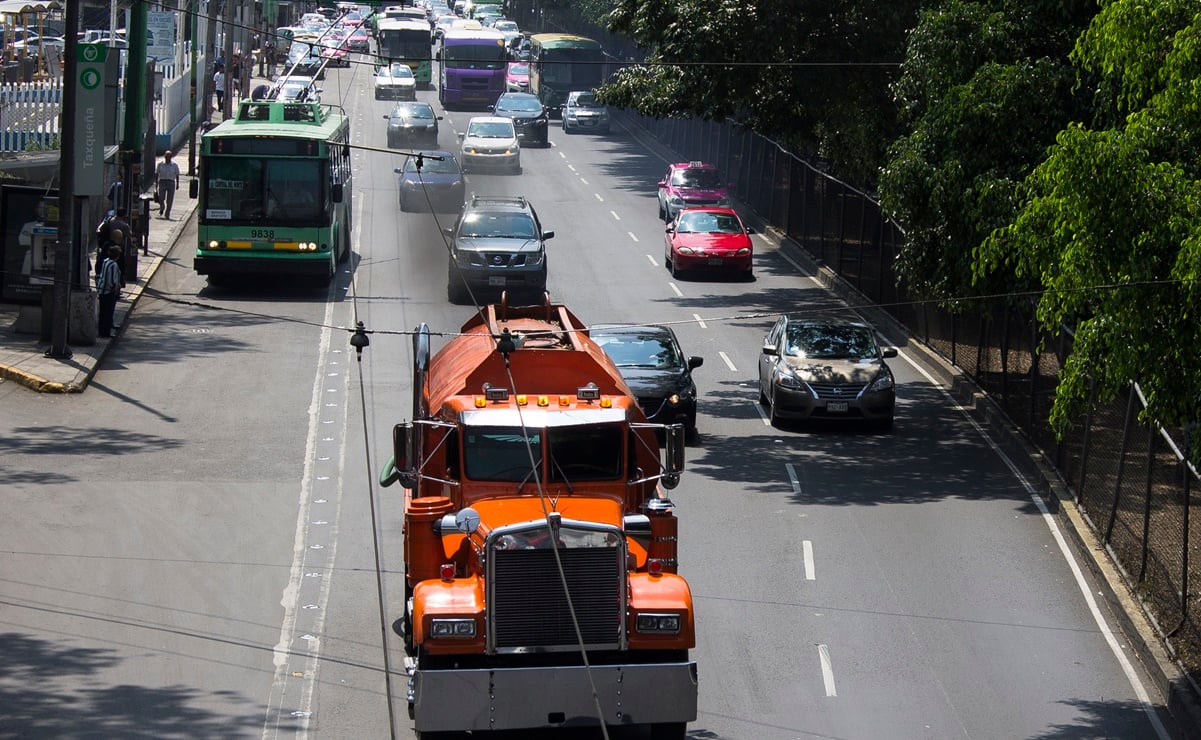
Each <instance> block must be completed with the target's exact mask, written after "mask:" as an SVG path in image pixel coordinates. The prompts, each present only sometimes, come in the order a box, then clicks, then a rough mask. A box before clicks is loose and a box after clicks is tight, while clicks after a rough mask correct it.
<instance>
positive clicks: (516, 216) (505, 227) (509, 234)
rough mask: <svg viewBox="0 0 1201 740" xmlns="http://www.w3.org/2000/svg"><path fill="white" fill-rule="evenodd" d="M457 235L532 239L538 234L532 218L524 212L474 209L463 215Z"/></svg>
mask: <svg viewBox="0 0 1201 740" xmlns="http://www.w3.org/2000/svg"><path fill="white" fill-rule="evenodd" d="M459 236H466V237H481V238H486V239H488V238H490V239H533V238H535V237H537V236H538V230H537V229H536V228H535V226H534V219H532V218H530V216H529V215H528V214H525V213H489V212H487V211H484V212H480V211H475V212H473V213H469V214H467V215H466V216H464V217H463V221H462V223H460V224H459Z"/></svg>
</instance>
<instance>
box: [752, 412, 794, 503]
mask: <svg viewBox="0 0 1201 740" xmlns="http://www.w3.org/2000/svg"><path fill="white" fill-rule="evenodd" d="M755 408H757V409H759V415H760V416H763V418H764V419H766V418H767V416H766V415H764V414H763V407H762V406H760V405H759V404H755ZM784 469H785V470H787V471H788V482H789V483H791V484H792V492H793V493H795V494H796V495H798V496H800V495H801V479H800V478H798V477H797V474H796V468H795V467H793V465H792V463H784Z"/></svg>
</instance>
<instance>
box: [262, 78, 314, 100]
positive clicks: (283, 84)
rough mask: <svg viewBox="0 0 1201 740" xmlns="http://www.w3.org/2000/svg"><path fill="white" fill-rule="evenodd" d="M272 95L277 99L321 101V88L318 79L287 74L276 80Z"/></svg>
mask: <svg viewBox="0 0 1201 740" xmlns="http://www.w3.org/2000/svg"><path fill="white" fill-rule="evenodd" d="M272 97H274V98H275V99H276V100H295V101H304V100H315V101H318V102H320V101H321V88H319V87H317V81H316V80H315V79H313V78H312V77H306V76H304V75H285V76H283V77H280V78H279V79H278V80H276V82H275V88H274V89H273V90H272Z"/></svg>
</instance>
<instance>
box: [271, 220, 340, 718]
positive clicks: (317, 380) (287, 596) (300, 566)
mask: <svg viewBox="0 0 1201 740" xmlns="http://www.w3.org/2000/svg"><path fill="white" fill-rule="evenodd" d="M363 202H364V201H362V200H360V201H359V204H358V208H357V211H358V213H357V214H356V216H357V217H358V218H359V219H360V220H359V223H363V221H362V220H361V219H362V213H363V207H362V204H363ZM359 248H360V245H359V243H358V239H357V235H356V239H355V245H354V249H355V250H356V251H358V250H359ZM334 306H335V302H334V301H330V302H329V303H328V304H327V305H326V308H325V320H324V322H323V323H324V326H325V327H326V328H325V329H323V330H322V332H321V339H320V343H319V349H318V352H317V359H318V367H325V366H326V365H327V363H328V362H329V356H330V340H331V335H332V332H333V330H332V329H331V328H330V327H332V326H333V325H334V320H333V314H334ZM343 382H345V381H343ZM324 384H325V380H324V376H323V375H322V374H321V373H320V372H318V373H316V374H315V376H314V378H313V390H312V393H311V395H310V401H309V427H308V433H307V435H306V437H305V456H304V460H305V462H304V469H303V472H302V474H301V478H300V501H299V506H298V507H297V508H298V511H297V516H296V530H295V533H294V535H293V538H292V566H291V568H290V570H289V572H288V583H287V585H286V586H285V587H284V589H283V593H282V594H281V595H280V606H282V607H283V608H284V618H283V621H282V622H281V624H280V630H279V642H277V643H276V644H275V647H274V648H273V649H272V663H273V664H274V666H275V673H274V676H273V678H272V682H271V693H270V698H269V699H268V704H267V718H266V721H265V722H264V725H263V737H264V738H272V737H276V736H278V735H279V733H280V730H281V728H282V727H283V725H284V722H285V720H284V716H285V715H284V711H285V707H284V702H285V701H288V694H287V686H288V681H289V679H293V678H299V680H300V697H299V701H298V702H297V706H295V707H294V708H293V710H292V711H291V712H290V713H289V714H288V716H290V717H293V718H297V719H300V720H301V722H300V727H299V728H298V730H297V733H298V737H301V738H303V737H307V735H308V730H309V719H310V718H311V716H312V709H311V708H312V702H313V692H314V689H315V683H316V675H317V667H318V664H319V663H320V660H321V641H320V640H318V639H315V638H314V639H311V640H309V641H308V642H309V646H308V647H307V652H308V654H309V655H308V658H307V660H305V668H304V671H303V672H302V676H301V677H296V676H293V675H292V674H293V673H294V672H292V671H289V670H288V661H289V658H291V657H294V656H293V655H292V653H291V647H292V643H293V642H294V641H295V640H296V639H298V638H297V637H296V629H297V621H298V615H299V614H300V612H301V605H300V604H299V599H300V597H301V587H300V584H301V580H302V579H303V577H304V576H303V574H304V573H305V572H306V571H307V570H308V568H306V567H305V566H306V562H305V559H306V557H307V556H308V550H310V549H314V548H316V547H320V545H317V544H316V543H310V542H309V526H310V525H309V521H310V519H311V506H312V505H313V503H315V502H314V501H313V486H314V483H315V479H316V478H318V476H315V475H314V470H313V467H314V464H315V462H316V460H317V457H318V455H317V452H316V448H317V445H318V434H319V432H318V429H319V428H320V417H321V401H322V393H323V391H322V386H323V385H324ZM346 423H347V416H346V415H345V414H343V422H342V434H341V435H340V436H341V441H340V442H338V444H339V455H338V476H337V479H338V481H339V482H338V483H336V484H335V488H336V493H335V504H334V509H335V511H334V514H333V516H332V517H331V518H332V519H333V521H335V522H336V521H337V517H338V513H340V511H341V501H342V484H341V481H342V479H343V476H342V474H341V473H342V466H343V464H344V461H345V459H346V455H345V451H346V450H345V447H346V437H347V435H346V433H345V432H346ZM322 439H323V440H325V439H328V438H326V437H323V438H322ZM322 502H324V499H322ZM327 521H328V520H327ZM325 536H327V537H329V547H328V551H327V553H328V554H326V555H325V556H324V558H323V561H324V569H325V572H326V573H332V572H333V568H334V556H335V555H336V552H337V525H336V524H335V525H334V527H333V528H332V531H328V532H327V533H326V534H325ZM321 549H323V550H324V549H326V548H321ZM309 567H313V566H309ZM329 581H330V579H329V578H323V579H322V580H321V587H320V591H319V595H318V598H317V603H316V606H317V607H318V608H317V610H316V612H317V615H316V617H315V618H314V620H313V622H314V623H313V624H312V625H311V626H312V628H313V631H315V632H316V633H317V634H321V632H322V631H323V628H324V623H325V613H326V608H325V607H326V604H327V603H328V601H329ZM301 639H303V638H301Z"/></svg>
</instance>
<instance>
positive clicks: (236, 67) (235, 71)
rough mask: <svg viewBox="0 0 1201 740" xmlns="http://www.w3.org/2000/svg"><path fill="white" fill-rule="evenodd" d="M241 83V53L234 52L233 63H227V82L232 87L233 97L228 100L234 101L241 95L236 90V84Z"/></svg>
mask: <svg viewBox="0 0 1201 740" xmlns="http://www.w3.org/2000/svg"><path fill="white" fill-rule="evenodd" d="M241 81H242V52H240V51H235V52H234V58H233V61H231V62H230V63H229V82H230V83H231V84H232V85H233V89H232V90H231V94H232V95H233V96H234V97H232V98H230V100H236V99H237V96H238V95H240V94H241V91H240V90H239V89H238V84H239V83H240V82H241Z"/></svg>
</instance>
